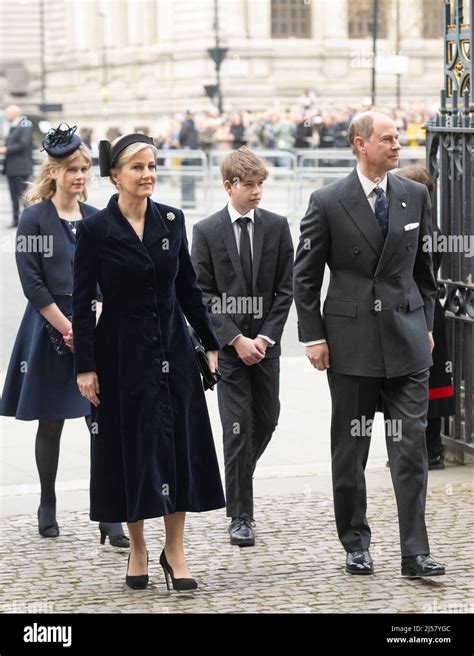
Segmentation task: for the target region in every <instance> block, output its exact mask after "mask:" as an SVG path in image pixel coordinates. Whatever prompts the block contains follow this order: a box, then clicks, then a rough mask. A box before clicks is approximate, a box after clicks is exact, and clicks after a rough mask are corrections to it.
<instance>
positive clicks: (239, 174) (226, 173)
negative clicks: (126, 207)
mask: <svg viewBox="0 0 474 656" xmlns="http://www.w3.org/2000/svg"><path fill="white" fill-rule="evenodd" d="M221 174H222V180H223V181H224V182H225V181H226V180H230V181H231V182H234V180H236V179H238V180H244V179H245V178H248V177H250V176H259V177H261V178H263V179H264V180H266V179H267V178H268V169H267V167H266V166H265V162H264V161H263V160H262V159H260V157H257V155H255V154H254V153H253V152H252V151H251V150H250V148H247V146H242V147H241V148H239V149H238V150H233V151H232V152H231V153H229V154H228V155H226V156H225V157H224V159H223V160H222V162H221Z"/></svg>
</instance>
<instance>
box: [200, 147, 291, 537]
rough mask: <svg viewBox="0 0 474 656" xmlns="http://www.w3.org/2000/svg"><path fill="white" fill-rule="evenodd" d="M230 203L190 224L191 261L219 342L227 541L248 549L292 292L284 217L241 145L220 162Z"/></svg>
mask: <svg viewBox="0 0 474 656" xmlns="http://www.w3.org/2000/svg"><path fill="white" fill-rule="evenodd" d="M221 172H222V178H223V181H224V188H225V190H226V192H227V193H228V195H229V197H230V200H229V203H228V205H227V206H226V207H224V208H223V209H222V210H220V211H219V212H216V214H213V215H212V216H210V217H208V218H207V219H204V220H203V221H199V222H198V223H196V225H195V226H194V232H193V243H192V259H193V264H194V268H195V270H196V275H197V280H198V283H199V285H200V287H201V289H202V291H203V296H204V299H205V302H206V303H207V304H208V307H209V309H210V312H211V316H212V321H213V324H214V328H215V330H216V333H217V336H218V338H219V341H220V343H221V349H222V350H221V351H220V353H219V369H220V372H221V374H222V379H221V381H220V382H219V384H218V386H217V394H218V402H219V413H220V417H221V422H222V428H223V441H224V461H225V481H226V501H227V515H228V516H229V517H230V518H231V523H230V525H229V534H230V543H231V544H234V545H238V546H240V547H245V546H253V545H254V544H255V534H254V531H253V525H254V522H253V488H252V477H253V474H254V471H255V467H256V465H257V461H258V459H259V458H260V456H261V455H262V454H263V452H264V450H265V448H266V447H267V445H268V443H269V441H270V439H271V437H272V434H273V431H274V430H275V427H276V425H277V422H278V416H279V412H280V402H279V398H278V396H279V375H280V354H281V349H280V340H281V335H282V332H283V327H284V325H285V322H286V320H287V318H288V312H289V310H290V306H291V302H292V299H293V294H292V271H293V243H292V240H291V235H290V230H289V226H288V222H287V220H286V218H285V217H283V216H279V215H278V214H273V212H268V211H267V210H260V209H258V204H259V202H260V198H261V194H262V185H263V182H264V180H265V178H266V177H267V175H268V171H267V169H266V168H265V165H264V163H263V162H262V160H260V159H259V158H258V157H256V155H254V154H253V153H252V151H251V150H249V149H248V148H246V147H245V146H243V147H242V148H239V149H238V150H235V151H234V152H232V153H230V154H229V155H227V156H226V157H225V158H224V159H223V161H222V163H221Z"/></svg>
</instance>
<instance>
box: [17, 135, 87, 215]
mask: <svg viewBox="0 0 474 656" xmlns="http://www.w3.org/2000/svg"><path fill="white" fill-rule="evenodd" d="M79 157H83V158H84V159H85V160H86V162H87V164H88V168H89V169H90V168H91V166H92V158H91V154H90V152H89V148H88V147H87V146H86V145H85V144H83V143H81V145H80V146H79V148H78V149H77V150H75V151H74V152H73V153H71V155H68V156H67V157H51V155H48V156H47V158H46V159H45V161H44V162H43V163H42V165H41V168H40V171H39V175H38V179H37V181H36V182H34V183H33V184H31V185H30V188H29V189H27V190H26V191H25V193H24V194H23V202H24V203H25V205H34V203H41V201H43V200H48V198H52V197H53V196H54V194H55V193H56V180H55V179H54V178H53V176H52V175H51V172H52V171H53V170H54V171H58V170H59V169H62V168H64V169H66V168H67V167H68V166H70V165H71V164H72V163H73V162H74V161H75V160H76V159H78V158H79ZM89 182H90V176H88V177H87V179H86V184H85V185H84V191H83V192H82V193H81V195H80V197H79V200H81V201H86V200H87V184H88V183H89Z"/></svg>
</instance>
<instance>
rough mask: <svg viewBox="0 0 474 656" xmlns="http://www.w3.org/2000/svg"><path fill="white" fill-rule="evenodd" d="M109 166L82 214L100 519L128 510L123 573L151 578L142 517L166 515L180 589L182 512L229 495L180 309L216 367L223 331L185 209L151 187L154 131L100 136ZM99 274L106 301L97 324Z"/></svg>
mask: <svg viewBox="0 0 474 656" xmlns="http://www.w3.org/2000/svg"><path fill="white" fill-rule="evenodd" d="M100 148H101V150H100V165H101V175H108V174H110V178H111V180H112V182H113V183H114V184H115V185H116V187H117V189H118V192H119V193H118V195H114V196H112V198H111V199H110V201H109V203H108V205H107V207H106V208H105V209H104V210H102V211H100V212H99V213H97V214H95V215H94V216H92V217H90V218H87V219H85V220H83V221H82V222H81V224H80V226H79V229H78V238H77V247H76V257H75V264H74V292H73V335H74V358H75V366H76V374H77V382H78V386H79V389H80V391H81V393H82V394H83V395H84V396H85V397H86V398H87V399H88V400H89V401H91V403H92V404H93V406H94V407H93V408H92V454H91V488H90V496H91V510H90V516H91V519H96V520H97V519H98V520H102V521H122V520H123V521H127V522H128V525H129V531H130V540H131V543H130V548H131V555H130V559H129V568H128V570H127V577H126V582H127V584H128V585H129V586H130V587H133V588H143V587H146V585H147V584H148V574H147V558H148V553H147V550H146V544H145V540H144V535H143V520H144V519H148V518H152V517H161V516H164V518H165V528H166V543H165V549H164V550H163V552H162V554H161V557H160V562H161V564H162V566H163V569H164V571H165V574H166V578H167V582H168V574H169V575H170V576H171V577H172V580H173V586H174V587H175V588H176V589H192V588H194V587H197V584H196V582H195V581H194V579H192V578H190V575H189V571H188V568H187V564H186V559H185V555H184V547H183V533H184V521H185V513H186V512H187V511H191V512H203V511H206V510H213V509H216V508H222V507H224V505H225V501H224V496H223V491H222V484H221V479H220V474H219V469H218V464H217V457H216V452H215V448H214V442H213V437H212V432H211V426H210V421H209V416H208V412H207V407H206V402H205V398H204V391H203V386H202V383H201V378H200V374H199V370H198V368H197V365H196V362H195V359H194V352H193V349H192V345H191V341H190V338H189V333H188V329H187V326H186V322H185V319H184V315H183V313H184V314H185V315H186V317H187V319H188V321H189V323H190V324H191V325H192V326H193V328H194V329H195V330H196V332H197V333H198V335H199V336H200V338H201V340H202V342H203V345H204V347H205V349H206V351H208V356H209V358H210V362H211V368H212V369H216V368H217V350H218V349H219V343H218V341H217V338H216V336H215V333H214V331H213V328H212V325H211V321H210V318H209V316H208V312H207V309H206V307H205V305H204V304H203V302H202V294H201V290H200V289H199V287H198V286H197V283H196V277H195V274H194V270H193V267H192V264H191V260H190V256H189V252H188V245H187V240H186V230H185V224H184V216H183V213H182V211H181V210H179V209H176V208H173V207H170V206H168V205H164V204H161V203H155V202H153V201H152V200H151V199H150V196H151V194H152V193H153V188H154V184H155V181H156V154H157V151H156V149H155V148H154V146H153V145H151V143H150V140H149V138H148V137H145V136H144V135H126V136H125V137H121V138H119V139H118V140H116V142H114V144H113V145H112V146H110V144H109V143H108V142H101V146H100ZM97 283H99V285H100V289H101V292H102V295H103V310H102V314H101V317H100V319H99V322H98V324H97V326H95V325H94V318H93V305H94V303H93V301H94V292H95V289H96V285H97Z"/></svg>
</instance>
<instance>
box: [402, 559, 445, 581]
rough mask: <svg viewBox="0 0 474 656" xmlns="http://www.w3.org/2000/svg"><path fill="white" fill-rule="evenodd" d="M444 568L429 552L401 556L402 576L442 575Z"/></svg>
mask: <svg viewBox="0 0 474 656" xmlns="http://www.w3.org/2000/svg"><path fill="white" fill-rule="evenodd" d="M443 574H446V569H445V567H444V565H442V564H441V563H437V562H436V560H433V559H432V558H431V556H430V555H429V554H419V555H418V556H405V557H404V558H402V576H411V577H413V578H417V577H419V576H442V575H443Z"/></svg>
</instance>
